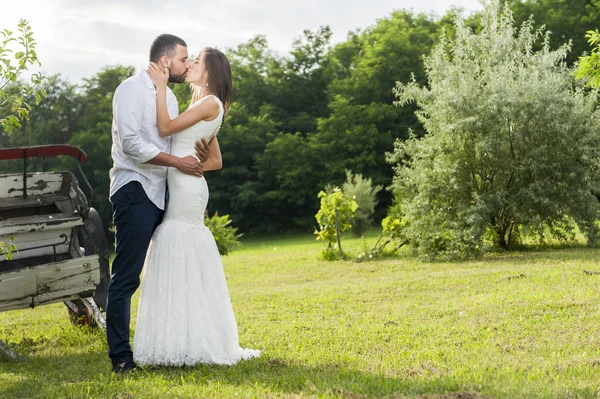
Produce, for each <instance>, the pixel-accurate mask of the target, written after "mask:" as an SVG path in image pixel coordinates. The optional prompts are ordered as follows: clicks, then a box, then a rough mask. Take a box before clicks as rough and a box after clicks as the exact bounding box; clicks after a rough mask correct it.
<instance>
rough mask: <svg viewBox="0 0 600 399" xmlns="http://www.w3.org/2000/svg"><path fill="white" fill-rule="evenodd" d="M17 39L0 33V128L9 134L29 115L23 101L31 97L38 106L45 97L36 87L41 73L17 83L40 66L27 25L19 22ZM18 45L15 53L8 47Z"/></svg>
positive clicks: (8, 34)
mask: <svg viewBox="0 0 600 399" xmlns="http://www.w3.org/2000/svg"><path fill="white" fill-rule="evenodd" d="M17 30H18V36H16V37H15V36H14V34H13V32H12V31H10V30H8V29H4V30H1V31H0V34H1V35H2V39H0V40H2V41H1V42H0V129H2V130H3V131H4V132H5V133H6V134H8V135H11V134H12V133H13V132H14V131H15V130H16V129H18V128H19V127H21V123H22V122H23V121H24V120H26V119H27V118H28V116H29V112H30V111H31V109H32V107H31V104H30V103H28V102H26V101H24V98H25V97H27V96H28V95H30V94H33V95H34V97H35V103H36V104H39V102H40V101H41V100H42V97H43V96H44V95H45V92H44V90H43V89H41V88H40V87H39V86H40V85H41V84H42V82H43V76H42V74H41V73H40V72H34V73H32V74H31V76H30V77H29V80H28V81H25V82H17V81H18V79H19V78H20V77H21V75H22V74H23V73H25V72H27V71H28V70H29V69H30V68H31V67H34V66H35V65H38V66H39V65H41V63H40V62H39V60H38V58H37V53H36V51H35V48H36V41H35V39H34V37H33V31H32V29H31V26H30V25H29V22H27V21H26V20H24V19H22V20H20V21H19V23H18V25H17ZM14 45H16V46H17V49H18V50H19V51H17V52H15V51H14V50H13V49H12V48H11V46H14Z"/></svg>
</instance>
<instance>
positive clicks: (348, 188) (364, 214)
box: [342, 170, 382, 237]
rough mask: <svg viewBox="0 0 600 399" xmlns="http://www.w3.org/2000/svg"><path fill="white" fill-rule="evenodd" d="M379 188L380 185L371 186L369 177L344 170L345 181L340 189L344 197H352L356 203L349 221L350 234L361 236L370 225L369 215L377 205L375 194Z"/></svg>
mask: <svg viewBox="0 0 600 399" xmlns="http://www.w3.org/2000/svg"><path fill="white" fill-rule="evenodd" d="M381 189H382V186H375V187H373V183H372V182H371V179H369V178H363V177H362V175H361V174H360V173H357V174H355V175H353V174H352V172H351V171H349V170H346V182H345V183H344V184H343V185H342V191H343V192H344V195H345V196H346V197H348V198H352V199H354V200H355V201H356V203H357V204H358V209H357V210H356V213H355V214H354V218H352V221H351V222H350V223H351V224H352V234H354V235H355V236H356V237H360V236H362V235H363V233H364V232H365V231H366V230H367V229H368V228H369V226H370V225H371V216H372V215H373V212H374V211H375V205H377V198H376V196H377V193H378V192H379V191H381Z"/></svg>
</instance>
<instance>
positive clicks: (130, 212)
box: [106, 34, 210, 373]
mask: <svg viewBox="0 0 600 399" xmlns="http://www.w3.org/2000/svg"><path fill="white" fill-rule="evenodd" d="M150 61H152V62H155V63H156V64H158V65H161V66H163V67H165V68H168V69H169V76H170V78H169V81H170V82H172V83H183V82H184V79H185V75H186V74H187V73H188V71H189V70H190V68H191V66H190V62H189V60H188V51H187V44H186V43H185V42H184V41H183V40H182V39H180V38H179V37H177V36H173V35H169V34H163V35H160V36H158V37H157V38H156V39H155V40H154V42H153V43H152V46H151V47H150ZM167 108H168V110H169V115H170V116H171V118H175V117H176V116H177V114H178V106H177V99H176V98H175V95H174V94H173V92H172V91H171V90H170V89H169V88H167ZM112 140H113V144H112V150H111V155H112V159H113V161H114V165H113V168H112V169H111V170H110V202H111V203H112V209H113V218H114V224H115V239H116V247H115V252H116V257H115V259H114V261H113V263H112V274H111V278H110V284H109V286H108V300H107V305H106V336H107V339H108V348H109V349H108V355H109V357H110V359H111V362H112V367H113V371H114V372H116V373H120V372H127V371H132V370H135V363H134V362H133V352H132V350H131V346H130V344H129V322H130V317H131V296H132V295H133V294H134V292H135V291H136V290H137V288H138V287H139V285H140V273H141V271H142V267H143V265H144V260H145V257H146V251H147V250H148V245H149V244H150V239H151V238H152V233H153V232H154V229H156V227H157V226H158V225H159V224H160V222H161V220H162V217H163V213H164V209H165V192H166V181H167V168H166V167H174V168H177V169H179V170H180V171H181V172H183V173H186V174H189V175H194V176H202V173H203V170H202V164H201V163H200V162H199V161H198V159H200V161H201V162H206V160H207V159H208V157H209V155H210V150H209V146H208V143H207V142H206V141H205V140H204V139H203V140H202V142H197V143H196V156H197V157H198V159H196V158H195V157H194V156H188V157H185V158H178V157H175V156H172V155H170V154H169V144H170V140H169V139H168V138H161V137H160V136H159V134H158V130H157V127H156V89H155V87H154V85H153V84H152V81H151V80H150V78H149V77H148V74H147V73H146V71H145V70H142V71H141V72H140V73H138V74H137V75H136V76H132V77H130V78H128V79H127V80H125V81H124V82H122V83H121V84H120V85H119V87H117V90H116V91H115V95H114V98H113V122H112Z"/></svg>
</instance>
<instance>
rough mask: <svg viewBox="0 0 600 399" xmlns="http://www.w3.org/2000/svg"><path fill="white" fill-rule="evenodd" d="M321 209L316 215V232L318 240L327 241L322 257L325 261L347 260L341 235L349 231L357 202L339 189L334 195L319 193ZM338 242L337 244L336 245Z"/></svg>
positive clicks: (336, 189)
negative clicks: (317, 225) (317, 226)
mask: <svg viewBox="0 0 600 399" xmlns="http://www.w3.org/2000/svg"><path fill="white" fill-rule="evenodd" d="M319 198H320V199H321V208H320V209H319V212H317V214H316V215H315V218H316V219H317V223H319V230H315V234H316V235H317V240H323V241H325V247H324V248H323V249H322V250H321V253H320V256H321V258H322V259H324V260H337V259H343V258H345V255H344V252H343V251H342V238H341V233H342V232H343V231H346V230H348V229H349V228H350V227H351V226H352V225H351V224H350V221H351V220H352V218H353V216H354V213H355V212H356V209H357V208H358V205H357V204H356V201H354V200H353V199H351V198H348V197H346V196H345V195H344V193H343V192H342V190H340V189H339V187H335V188H334V190H333V192H332V193H329V194H327V193H326V192H324V191H321V192H319ZM336 241H337V243H336Z"/></svg>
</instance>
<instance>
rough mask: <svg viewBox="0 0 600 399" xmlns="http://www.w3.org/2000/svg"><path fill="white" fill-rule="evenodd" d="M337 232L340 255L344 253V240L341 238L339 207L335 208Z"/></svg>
mask: <svg viewBox="0 0 600 399" xmlns="http://www.w3.org/2000/svg"><path fill="white" fill-rule="evenodd" d="M335 233H336V236H337V242H338V248H339V249H340V255H343V252H342V240H341V238H340V235H341V231H340V212H339V211H338V210H337V209H336V210H335Z"/></svg>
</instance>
